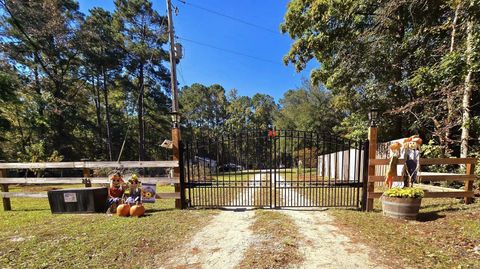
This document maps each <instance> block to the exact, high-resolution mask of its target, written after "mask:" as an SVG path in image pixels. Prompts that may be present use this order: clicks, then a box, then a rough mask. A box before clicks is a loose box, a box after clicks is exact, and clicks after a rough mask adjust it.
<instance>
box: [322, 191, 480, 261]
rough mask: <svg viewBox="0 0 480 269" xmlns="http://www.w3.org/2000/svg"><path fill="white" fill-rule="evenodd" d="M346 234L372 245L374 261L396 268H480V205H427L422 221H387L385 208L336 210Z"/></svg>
mask: <svg viewBox="0 0 480 269" xmlns="http://www.w3.org/2000/svg"><path fill="white" fill-rule="evenodd" d="M331 212H332V213H333V215H335V217H336V223H337V224H338V225H340V227H341V230H342V231H344V232H345V233H347V234H348V235H350V236H351V237H353V238H354V239H355V240H356V241H360V242H363V243H366V244H367V245H370V246H371V248H372V249H373V250H374V251H373V252H372V255H373V256H374V257H376V258H378V259H379V260H380V261H382V262H384V263H387V264H390V265H391V266H392V267H393V268H403V267H406V266H410V267H411V268H480V259H479V258H480V253H476V252H475V251H474V248H475V247H476V246H480V202H478V201H477V202H476V203H474V204H471V205H465V204H462V203H461V201H460V200H457V199H423V200H422V208H421V210H420V215H419V217H418V221H403V220H396V219H392V218H388V217H384V216H382V213H381V204H380V201H379V200H378V199H376V200H375V210H374V211H373V212H369V213H364V212H358V211H350V210H332V211H331Z"/></svg>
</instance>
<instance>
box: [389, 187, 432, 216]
mask: <svg viewBox="0 0 480 269" xmlns="http://www.w3.org/2000/svg"><path fill="white" fill-rule="evenodd" d="M424 195H425V193H424V192H423V190H422V189H420V188H415V187H406V188H391V189H389V190H387V191H385V192H384V193H383V195H382V210H383V215H384V216H389V217H392V218H398V219H405V220H415V219H416V218H417V215H418V211H419V210H420V204H421V203H422V198H423V196H424Z"/></svg>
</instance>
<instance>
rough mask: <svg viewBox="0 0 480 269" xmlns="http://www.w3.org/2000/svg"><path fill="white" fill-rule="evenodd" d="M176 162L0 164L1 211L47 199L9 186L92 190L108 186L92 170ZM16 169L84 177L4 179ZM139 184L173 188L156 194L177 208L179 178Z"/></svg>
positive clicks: (174, 163)
mask: <svg viewBox="0 0 480 269" xmlns="http://www.w3.org/2000/svg"><path fill="white" fill-rule="evenodd" d="M178 167H179V162H178V161H125V162H90V161H81V162H47V163H0V185H1V188H2V191H1V192H0V197H2V200H3V209H4V210H6V211H8V210H11V209H12V207H11V203H10V198H12V197H15V198H17V197H18V198H47V193H46V192H37V193H35V192H9V185H12V184H24V185H29V184H84V185H85V187H91V186H92V184H108V183H109V179H108V178H107V177H92V176H91V175H92V170H93V169H101V168H112V169H124V168H178ZM19 169H29V170H30V169H75V170H82V174H83V177H44V178H40V177H7V172H8V170H19ZM141 181H142V182H145V183H158V184H164V185H165V184H174V185H175V192H173V193H157V198H160V199H176V202H175V204H176V206H177V207H178V206H180V205H181V203H180V201H181V200H180V197H181V193H180V192H181V188H180V180H179V178H178V177H177V178H169V177H166V176H165V177H142V179H141Z"/></svg>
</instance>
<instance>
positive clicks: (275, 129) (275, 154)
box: [272, 127, 277, 208]
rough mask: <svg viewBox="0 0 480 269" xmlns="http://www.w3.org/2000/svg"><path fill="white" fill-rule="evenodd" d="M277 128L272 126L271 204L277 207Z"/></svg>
mask: <svg viewBox="0 0 480 269" xmlns="http://www.w3.org/2000/svg"><path fill="white" fill-rule="evenodd" d="M276 136H277V128H276V127H273V133H272V139H273V204H274V208H276V207H277V139H276Z"/></svg>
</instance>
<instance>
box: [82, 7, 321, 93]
mask: <svg viewBox="0 0 480 269" xmlns="http://www.w3.org/2000/svg"><path fill="white" fill-rule="evenodd" d="M185 1H186V2H187V3H191V4H193V5H195V6H200V7H203V8H206V9H209V10H213V11H215V12H218V13H221V14H224V15H227V16H231V17H235V18H239V19H241V20H243V21H246V22H248V23H252V24H255V25H260V26H262V27H264V28H267V29H271V30H273V32H271V31H267V30H263V29H261V28H258V27H252V26H250V25H246V24H243V23H239V22H237V21H234V20H230V19H228V18H225V17H222V16H218V15H215V14H212V13H210V12H207V11H205V10H203V9H201V8H198V7H194V6H192V5H188V4H183V3H181V2H179V1H178V0H172V4H173V5H174V6H176V7H178V11H179V13H178V15H177V16H174V18H173V19H174V25H175V34H176V35H177V36H179V37H180V38H184V39H188V40H193V41H194V42H191V41H187V40H182V39H179V40H177V41H178V42H180V43H182V45H183V47H184V52H185V55H184V59H182V61H181V63H180V65H179V66H178V73H179V76H178V81H179V83H180V86H183V85H190V84H192V83H196V82H198V83H202V84H205V85H210V84H214V83H218V84H220V85H222V86H223V87H225V89H226V90H230V89H233V88H235V89H237V90H238V92H239V94H241V95H248V96H252V95H254V94H255V93H257V92H260V93H266V94H270V95H272V96H273V97H274V98H275V99H276V100H278V99H279V98H281V97H282V96H283V93H284V92H285V91H287V90H289V89H293V88H296V87H297V86H299V85H300V84H301V79H302V77H309V74H310V70H311V69H312V68H315V67H317V66H318V63H316V62H314V61H312V62H311V63H310V64H309V65H308V66H307V69H306V70H304V71H303V72H301V73H296V72H295V68H294V67H293V66H291V65H290V66H285V65H284V64H283V62H282V57H283V56H284V55H285V54H286V53H287V52H288V50H289V48H290V45H291V44H292V42H293V41H292V40H291V39H290V38H289V37H288V36H287V35H282V34H281V32H280V30H279V25H280V23H281V22H282V21H283V16H284V14H285V11H286V9H287V3H288V1H287V0H262V1H259V0H242V1H233V0H203V1H202V0H185ZM79 3H80V9H81V11H82V12H83V13H85V14H88V10H89V9H90V8H92V7H94V6H101V7H103V8H105V9H107V10H110V11H113V8H114V5H113V0H102V1H92V0H79ZM153 5H154V8H155V9H156V10H157V11H158V12H159V13H160V14H162V15H164V14H165V11H166V6H165V5H166V4H165V0H153ZM197 43H201V44H208V45H209V46H210V47H209V46H203V45H200V44H197ZM211 46H214V47H217V48H222V49H224V50H230V51H234V52H239V53H240V54H244V55H249V56H254V57H256V58H261V59H264V60H267V61H262V60H257V59H253V58H250V57H246V56H241V55H237V54H232V53H229V52H226V51H223V50H218V49H214V48H211Z"/></svg>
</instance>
